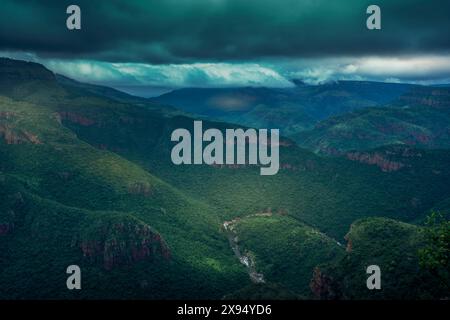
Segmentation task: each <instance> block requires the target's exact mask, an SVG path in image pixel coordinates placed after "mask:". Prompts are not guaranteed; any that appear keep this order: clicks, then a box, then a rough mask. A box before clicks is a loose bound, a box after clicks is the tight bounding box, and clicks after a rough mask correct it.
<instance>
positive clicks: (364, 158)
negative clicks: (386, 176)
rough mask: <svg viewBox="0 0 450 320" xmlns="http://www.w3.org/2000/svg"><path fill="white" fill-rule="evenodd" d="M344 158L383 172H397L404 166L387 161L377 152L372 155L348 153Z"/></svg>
mask: <svg viewBox="0 0 450 320" xmlns="http://www.w3.org/2000/svg"><path fill="white" fill-rule="evenodd" d="M346 157H347V159H349V160H352V161H359V162H361V163H366V164H370V165H376V166H377V167H379V168H380V169H381V171H383V172H392V171H398V170H400V169H401V168H403V167H404V166H405V165H404V164H403V163H401V162H397V161H393V160H389V159H387V158H386V157H385V155H383V154H381V153H378V152H375V153H372V154H371V153H368V152H348V153H347V154H346Z"/></svg>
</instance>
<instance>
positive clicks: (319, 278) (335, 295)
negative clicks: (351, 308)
mask: <svg viewBox="0 0 450 320" xmlns="http://www.w3.org/2000/svg"><path fill="white" fill-rule="evenodd" d="M309 287H310V288H311V291H312V293H313V295H314V297H315V298H317V299H320V300H336V299H339V298H341V297H342V294H341V292H340V290H339V289H338V286H337V283H336V282H335V281H334V280H333V278H332V277H330V276H328V275H327V274H325V273H324V272H323V271H322V270H321V269H320V268H319V267H316V268H315V269H314V272H313V277H312V279H311V282H310V285H309Z"/></svg>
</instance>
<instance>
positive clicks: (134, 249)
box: [80, 222, 171, 270]
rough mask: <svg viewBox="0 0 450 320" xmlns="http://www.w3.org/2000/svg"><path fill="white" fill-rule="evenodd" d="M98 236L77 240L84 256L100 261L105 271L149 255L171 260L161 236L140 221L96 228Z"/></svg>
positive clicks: (144, 258)
mask: <svg viewBox="0 0 450 320" xmlns="http://www.w3.org/2000/svg"><path fill="white" fill-rule="evenodd" d="M96 233H97V239H90V240H84V241H81V243H80V248H81V251H82V252H83V256H84V257H86V258H88V259H89V260H91V261H101V263H102V264H103V267H104V268H105V269H106V270H111V269H113V268H114V267H117V266H122V265H130V264H133V263H136V262H138V261H143V260H146V259H148V258H151V257H156V256H159V257H161V258H163V259H165V260H168V259H170V256H171V254H170V250H169V248H168V246H167V245H166V243H165V241H164V240H163V239H162V237H161V236H160V235H159V234H158V233H157V232H155V231H153V230H151V228H150V227H149V226H147V225H145V224H142V223H128V222H122V223H116V224H114V225H111V226H105V227H104V228H102V230H98V231H97V232H96Z"/></svg>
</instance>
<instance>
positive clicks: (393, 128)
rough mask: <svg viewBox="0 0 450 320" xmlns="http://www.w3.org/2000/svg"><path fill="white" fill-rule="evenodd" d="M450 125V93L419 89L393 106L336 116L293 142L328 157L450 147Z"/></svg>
mask: <svg viewBox="0 0 450 320" xmlns="http://www.w3.org/2000/svg"><path fill="white" fill-rule="evenodd" d="M449 124H450V90H449V89H448V88H432V87H417V88H415V89H413V90H411V91H409V92H408V93H407V94H404V95H402V96H401V97H400V98H399V99H398V100H397V101H395V102H394V103H393V105H392V106H390V107H383V108H368V109H364V110H358V111H355V112H351V113H348V114H345V115H342V116H338V117H334V118H331V119H328V120H325V121H322V122H320V123H318V124H317V125H316V126H315V128H314V129H313V130H311V131H308V132H303V133H300V134H297V135H295V136H294V137H293V139H294V140H295V141H297V142H298V143H299V144H300V145H301V146H304V147H306V148H308V149H311V150H314V151H315V152H322V153H327V154H338V153H342V152H345V151H349V150H367V149H371V148H375V147H380V146H385V145H390V144H405V145H409V146H418V147H424V148H449V146H450V125H449Z"/></svg>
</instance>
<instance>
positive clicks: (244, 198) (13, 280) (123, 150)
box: [0, 59, 450, 299]
mask: <svg viewBox="0 0 450 320" xmlns="http://www.w3.org/2000/svg"><path fill="white" fill-rule="evenodd" d="M410 89H411V91H408V90H410ZM434 90H437V91H431V92H430V91H428V89H423V88H416V87H412V88H411V86H408V85H395V84H382V83H366V82H362V83H358V82H339V83H334V84H327V85H323V86H303V85H298V86H297V87H296V88H294V89H290V90H285V89H276V90H275V89H267V88H260V89H256V88H238V89H220V90H219V89H217V90H216V89H214V90H213V89H211V90H204V89H201V90H200V89H199V90H190V89H189V90H181V91H175V92H174V93H173V95H171V94H168V95H167V96H165V98H164V99H166V98H167V99H168V97H171V96H174V97H176V98H177V99H178V100H177V101H182V100H183V98H186V99H187V101H188V102H189V103H190V104H189V105H186V106H180V105H177V104H176V103H175V102H176V101H175V100H172V101H169V99H168V100H167V101H164V104H162V102H163V101H162V98H161V100H160V102H161V104H158V103H157V101H156V100H151V101H148V100H147V99H143V98H137V97H133V96H129V95H127V94H124V93H121V92H119V91H117V90H114V89H110V88H107V87H101V86H93V85H89V84H85V83H80V82H76V81H73V80H71V79H68V78H65V77H61V76H59V75H54V74H53V72H51V71H50V70H48V69H46V68H45V67H43V66H42V65H39V64H34V63H25V62H23V61H17V60H7V59H1V60H0V283H2V286H0V297H1V298H3V299H24V298H32V299H49V298H53V299H54V298H59V299H61V298H64V299H81V298H88V299H105V298H121V299H131V298H139V299H200V298H203V299H220V298H223V297H228V298H233V297H239V298H252V297H255V296H256V297H257V296H259V297H261V296H264V297H267V298H271V299H274V298H292V299H298V298H304V299H313V298H314V299H330V298H333V299H334V298H339V299H403V298H412V299H420V298H424V297H425V298H430V299H440V298H445V297H448V291H447V290H446V287H445V286H444V284H442V283H440V282H437V281H435V280H433V279H435V278H433V277H432V275H430V272H429V271H428V270H427V269H424V268H422V267H420V266H419V254H418V251H419V250H420V249H423V248H426V246H427V245H428V242H427V241H428V240H427V237H426V236H425V231H426V230H428V227H427V226H425V225H424V221H425V220H426V217H427V216H428V214H429V213H430V211H431V210H439V211H441V212H450V206H449V204H450V201H449V199H450V191H449V189H448V181H449V179H450V167H449V166H448V164H449V163H450V152H449V151H448V150H447V149H443V148H435V145H434V144H431V145H430V146H429V148H427V149H418V148H416V147H417V146H418V145H414V144H409V145H408V144H402V145H399V144H396V145H394V146H392V145H382V146H379V147H378V148H376V149H371V148H372V145H371V140H369V139H362V138H361V141H360V143H361V144H363V141H365V142H366V143H367V144H366V145H364V146H362V147H361V148H364V149H365V151H364V154H363V153H359V154H356V153H352V154H345V156H342V154H338V156H333V155H329V156H323V155H317V154H316V153H314V152H313V151H316V150H315V149H316V148H315V147H316V145H315V144H312V145H311V146H309V148H310V150H308V149H305V148H300V147H299V146H298V145H297V144H296V143H295V142H294V141H293V140H292V139H290V138H286V137H282V138H281V146H280V172H279V173H278V174H277V175H275V176H260V175H259V170H258V169H259V168H258V167H255V166H250V165H247V164H246V165H211V166H208V165H203V166H176V165H174V164H173V163H172V162H171V160H170V151H171V148H172V147H173V144H174V143H173V142H171V140H170V135H171V133H172V132H173V130H175V129H177V128H186V129H188V130H189V131H192V130H193V121H194V120H195V119H198V118H197V116H194V115H188V113H189V114H191V113H196V114H200V115H201V116H202V117H207V118H208V120H204V121H203V124H204V127H205V128H218V129H219V130H222V131H223V130H225V129H227V128H230V127H231V128H235V127H236V126H237V124H236V121H233V122H234V123H235V124H229V123H226V122H224V120H225V117H227V116H226V114H227V113H226V112H225V111H224V110H230V109H232V110H233V111H232V112H233V113H235V114H234V115H233V116H236V118H234V119H239V117H241V118H243V119H244V120H245V121H246V122H245V125H248V126H251V125H250V123H248V122H247V121H248V120H247V119H249V118H246V116H247V115H249V114H252V115H253V116H254V118H253V119H254V120H252V121H259V123H264V124H265V123H269V121H274V125H280V124H281V123H283V122H285V121H287V119H288V118H289V116H288V115H286V116H284V117H281V119H279V120H278V119H275V120H276V121H275V120H273V117H272V116H270V111H272V110H279V111H280V113H281V114H283V112H281V111H283V110H290V109H289V108H292V110H293V111H292V114H294V113H295V114H296V113H297V110H303V111H304V112H305V114H306V115H307V117H308V121H310V120H309V119H312V121H314V122H313V123H311V124H309V122H308V121H306V122H305V127H306V126H308V127H309V126H311V127H312V126H314V124H315V123H317V122H318V121H321V120H322V119H325V120H323V121H325V123H326V122H327V121H336V119H339V117H345V116H349V115H350V117H353V115H354V114H355V113H356V114H357V113H364V112H371V110H376V109H377V108H378V106H379V105H384V104H389V106H388V107H387V108H385V109H383V110H387V111H386V112H394V111H391V110H395V111H396V112H403V110H409V109H414V108H416V107H417V108H423V109H426V110H432V111H430V112H425V113H423V114H422V116H423V117H427V116H429V115H431V116H432V118H430V119H429V120H428V121H430V122H435V121H436V114H435V111H434V110H439V112H445V110H447V102H446V101H447V97H448V96H447V95H448V93H447V89H445V88H444V89H434ZM408 92H409V93H408ZM163 97H164V96H163ZM174 99H175V98H174ZM205 99H206V100H205ZM208 101H209V102H208ZM211 101H212V102H211ZM296 101H298V103H297V102H296ZM392 101H394V102H392ZM395 101H403V102H402V103H401V105H397V104H396V102H395ZM200 102H201V103H200ZM263 102H264V103H265V104H266V106H264V107H260V108H261V109H260V110H259V111H258V108H259V106H260V105H261V104H262V103H263ZM272 102H273V104H272ZM197 103H198V107H196V104H197ZM210 103H212V104H213V106H211V105H210ZM404 103H406V104H407V105H408V106H410V107H408V108H406V107H405V106H406V105H405V104H404ZM167 105H173V106H171V107H168V106H167ZM321 105H322V106H324V108H320V106H321ZM374 106H377V107H376V108H374ZM224 107H225V109H224ZM357 109H358V110H357ZM359 109H360V110H359ZM198 110H203V111H202V112H203V114H202V113H201V112H198ZM355 110H356V111H355ZM193 111H196V112H193ZM286 112H288V111H286ZM349 112H350V113H349ZM267 114H269V116H267V117H268V118H267V119H266V118H264V115H267ZM273 114H275V113H273ZM335 114H341V115H339V116H337V118H334V117H331V118H329V119H326V118H327V117H330V116H334V115H335ZM238 115H239V117H238ZM209 118H211V119H213V118H214V119H219V120H221V121H220V122H218V121H212V120H209ZM305 119H306V118H305ZM298 121H300V120H298ZM298 121H297V119H295V121H293V123H292V127H293V128H294V127H295V126H299V125H298V123H299V122H298ZM424 121H425V118H424ZM294 122H295V123H294ZM318 123H319V124H317V125H316V129H317V126H320V125H321V123H322V122H318ZM238 125H239V124H238ZM348 125H353V124H352V122H349V123H348ZM295 128H296V127H295ZM305 129H306V128H301V130H305ZM316 129H313V130H312V131H311V132H314V130H316ZM292 130H294V129H292ZM299 130H300V129H299ZM388 133H389V132H386V135H388ZM343 149H344V150H345V148H343ZM242 261H246V262H247V263H242ZM72 264H77V265H79V266H80V267H81V268H82V270H83V279H84V280H83V281H84V282H83V290H81V291H79V292H75V291H69V290H66V289H65V283H66V277H67V275H66V273H65V270H66V268H67V266H68V265H72ZM367 264H379V265H380V266H382V267H383V268H386V269H385V270H386V271H385V272H386V273H387V275H386V286H385V289H384V290H382V291H379V292H375V293H373V291H372V293H371V292H368V291H364V290H363V289H362V287H361V286H363V285H364V284H365V282H364V281H363V280H362V279H363V278H364V277H366V273H365V270H364V268H362V266H366V265H367ZM24 274H26V275H27V276H26V277H24V276H23V275H24ZM349 274H350V275H351V276H349ZM398 279H400V280H401V281H397V280H398ZM411 288H414V290H411Z"/></svg>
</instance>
